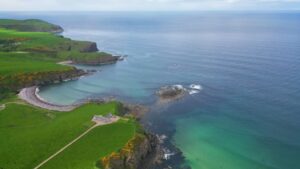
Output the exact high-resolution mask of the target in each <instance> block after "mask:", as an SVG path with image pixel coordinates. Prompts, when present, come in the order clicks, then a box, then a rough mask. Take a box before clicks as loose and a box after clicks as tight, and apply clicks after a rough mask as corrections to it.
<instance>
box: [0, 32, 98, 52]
mask: <svg viewBox="0 0 300 169" xmlns="http://www.w3.org/2000/svg"><path fill="white" fill-rule="evenodd" d="M92 44H93V43H92V42H87V41H73V40H71V39H68V38H64V37H62V36H58V35H54V34H51V33H47V32H20V31H15V30H8V29H0V51H32V52H45V53H50V52H53V53H55V52H61V51H78V52H80V51H84V50H85V49H87V48H89V47H90V46H91V45H92Z"/></svg>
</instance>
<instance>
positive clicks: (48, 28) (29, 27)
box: [0, 19, 63, 33]
mask: <svg viewBox="0 0 300 169" xmlns="http://www.w3.org/2000/svg"><path fill="white" fill-rule="evenodd" d="M0 27H1V28H6V29H13V30H17V31H26V32H57V33H59V32H62V31H63V29H62V28H61V27H60V26H58V25H54V24H51V23H48V22H46V21H43V20H39V19H26V20H15V19H0Z"/></svg>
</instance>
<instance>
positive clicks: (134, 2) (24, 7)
mask: <svg viewBox="0 0 300 169" xmlns="http://www.w3.org/2000/svg"><path fill="white" fill-rule="evenodd" d="M240 9H241V10H245V9H268V10H272V9H274V10H278V9H282V10H289V9H300V0H84V1H76V0H0V10H1V11H9V10H19V11H31V10H34V11H35V10H50V11H59V10H83V11H85V10H89V11H90V10H94V11H108V10H240Z"/></svg>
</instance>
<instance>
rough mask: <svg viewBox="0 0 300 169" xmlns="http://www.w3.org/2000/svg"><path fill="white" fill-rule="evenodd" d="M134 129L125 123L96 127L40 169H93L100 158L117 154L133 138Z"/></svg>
mask: <svg viewBox="0 0 300 169" xmlns="http://www.w3.org/2000/svg"><path fill="white" fill-rule="evenodd" d="M134 128H135V126H134V125H133V124H132V123H130V122H126V121H123V122H118V123H114V124H110V125H107V126H103V127H97V128H95V129H94V130H92V131H91V132H90V133H88V134H87V135H86V136H85V137H83V138H82V139H80V140H79V141H78V142H76V143H75V144H74V145H72V146H70V147H69V148H68V149H66V150H65V151H64V152H62V153H61V154H59V155H58V156H56V157H55V158H54V159H52V160H50V161H49V162H48V163H46V164H45V165H44V166H43V167H41V168H43V169H53V168H56V169H83V168H84V169H94V168H95V166H99V165H98V164H99V162H100V159H101V158H103V157H104V156H107V155H109V154H110V153H112V152H114V151H115V152H117V151H118V150H119V149H121V148H122V147H123V146H124V145H125V143H126V142H127V141H128V140H129V139H131V138H133V136H134V134H135V130H134Z"/></svg>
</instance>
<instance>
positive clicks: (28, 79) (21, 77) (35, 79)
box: [0, 68, 86, 91]
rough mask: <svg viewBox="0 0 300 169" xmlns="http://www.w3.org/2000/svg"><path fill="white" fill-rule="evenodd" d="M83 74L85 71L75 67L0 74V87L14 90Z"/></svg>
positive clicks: (60, 80) (56, 81) (57, 81)
mask: <svg viewBox="0 0 300 169" xmlns="http://www.w3.org/2000/svg"><path fill="white" fill-rule="evenodd" d="M84 74H86V72H84V71H83V70H79V69H76V68H71V69H69V70H66V71H48V72H34V73H18V74H14V75H8V76H0V88H5V89H9V90H11V91H16V90H19V89H21V88H24V87H30V86H36V85H47V84H52V83H59V82H62V81H63V80H68V79H73V78H77V77H79V76H82V75H84Z"/></svg>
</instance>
